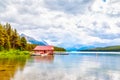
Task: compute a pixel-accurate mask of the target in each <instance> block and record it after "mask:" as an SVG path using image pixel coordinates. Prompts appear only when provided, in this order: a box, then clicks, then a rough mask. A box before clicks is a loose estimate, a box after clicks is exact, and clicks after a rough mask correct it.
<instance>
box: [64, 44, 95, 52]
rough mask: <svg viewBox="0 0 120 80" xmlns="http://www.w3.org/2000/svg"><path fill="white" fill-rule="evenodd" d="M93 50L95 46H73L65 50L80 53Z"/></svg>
mask: <svg viewBox="0 0 120 80" xmlns="http://www.w3.org/2000/svg"><path fill="white" fill-rule="evenodd" d="M91 48H95V46H87V45H74V46H71V47H68V48H66V50H67V51H80V50H87V49H91Z"/></svg>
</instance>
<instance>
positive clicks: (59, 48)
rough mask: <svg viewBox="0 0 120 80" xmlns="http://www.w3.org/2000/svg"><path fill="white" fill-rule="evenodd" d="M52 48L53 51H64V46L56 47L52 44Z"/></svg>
mask: <svg viewBox="0 0 120 80" xmlns="http://www.w3.org/2000/svg"><path fill="white" fill-rule="evenodd" d="M54 50H55V51H66V50H65V49H64V48H62V47H56V46H54Z"/></svg>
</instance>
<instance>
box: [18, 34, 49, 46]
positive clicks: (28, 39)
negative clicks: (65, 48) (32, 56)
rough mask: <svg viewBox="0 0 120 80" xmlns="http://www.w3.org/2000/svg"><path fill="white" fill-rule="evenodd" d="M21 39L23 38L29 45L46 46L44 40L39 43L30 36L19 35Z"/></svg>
mask: <svg viewBox="0 0 120 80" xmlns="http://www.w3.org/2000/svg"><path fill="white" fill-rule="evenodd" d="M20 36H21V37H25V38H26V39H27V41H28V43H31V44H36V45H48V43H47V42H45V41H44V40H41V41H38V40H36V39H34V38H32V37H30V36H27V35H25V34H21V35H20Z"/></svg>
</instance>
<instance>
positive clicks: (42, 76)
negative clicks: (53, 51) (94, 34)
mask: <svg viewBox="0 0 120 80" xmlns="http://www.w3.org/2000/svg"><path fill="white" fill-rule="evenodd" d="M0 80H120V55H117V54H116V55H114V54H108V53H107V54H84V53H70V54H69V55H53V56H52V55H49V56H44V57H41V56H31V57H30V58H29V59H26V58H15V59H0Z"/></svg>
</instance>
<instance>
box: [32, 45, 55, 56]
mask: <svg viewBox="0 0 120 80" xmlns="http://www.w3.org/2000/svg"><path fill="white" fill-rule="evenodd" d="M33 51H34V54H37V55H39V54H50V55H52V54H53V51H54V47H53V46H36V47H35V48H34V49H33Z"/></svg>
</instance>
